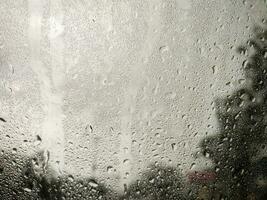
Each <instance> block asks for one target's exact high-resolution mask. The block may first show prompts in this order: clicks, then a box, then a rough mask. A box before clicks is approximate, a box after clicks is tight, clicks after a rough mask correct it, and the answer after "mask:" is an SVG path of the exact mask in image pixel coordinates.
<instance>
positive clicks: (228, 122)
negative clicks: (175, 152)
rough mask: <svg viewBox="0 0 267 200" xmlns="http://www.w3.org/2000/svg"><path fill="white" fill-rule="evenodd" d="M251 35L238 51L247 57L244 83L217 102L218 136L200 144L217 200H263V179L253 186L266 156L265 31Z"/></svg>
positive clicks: (264, 184)
mask: <svg viewBox="0 0 267 200" xmlns="http://www.w3.org/2000/svg"><path fill="white" fill-rule="evenodd" d="M254 32H255V36H254V38H252V39H250V40H248V42H247V45H246V46H243V47H240V48H239V49H238V51H239V52H240V53H241V54H243V55H245V56H247V60H246V61H245V62H244V63H243V68H244V72H245V76H246V83H247V84H246V86H245V87H244V88H241V89H239V90H237V91H236V92H234V93H233V94H231V95H229V96H227V98H225V99H218V100H217V116H218V121H219V124H220V133H219V134H217V135H215V136H211V137H208V138H205V139H204V140H203V141H202V143H201V147H202V150H203V152H202V153H203V155H207V154H209V155H210V158H211V159H212V161H213V163H214V169H213V170H214V172H215V173H216V177H217V180H216V185H217V186H216V187H218V188H221V193H222V194H221V197H220V198H223V197H224V198H225V199H233V200H239V199H240V200H245V199H260V200H263V199H264V200H266V199H267V197H266V183H267V182H266V181H267V180H266V179H264V180H262V185H261V186H258V187H255V186H256V184H257V183H256V180H257V179H258V175H259V174H258V173H256V171H260V172H262V175H264V176H265V175H266V174H265V172H266V168H267V165H265V164H262V163H263V161H262V162H260V161H258V160H260V159H261V158H260V157H261V156H262V155H261V154H262V153H263V154H264V153H265V155H267V151H266V149H262V146H265V145H266V142H267V136H266V130H267V129H266V125H267V113H266V112H267V74H266V73H267V41H266V40H267V29H266V27H256V28H255V30H254ZM265 159H266V158H265ZM265 159H263V160H265ZM255 160H256V161H255ZM264 162H266V161H264ZM263 172H264V173H263ZM256 188H257V189H256Z"/></svg>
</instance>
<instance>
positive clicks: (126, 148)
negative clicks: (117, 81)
mask: <svg viewBox="0 0 267 200" xmlns="http://www.w3.org/2000/svg"><path fill="white" fill-rule="evenodd" d="M160 5H161V0H155V1H151V2H149V11H148V12H149V19H148V31H147V33H146V37H145V41H144V42H143V45H142V48H141V50H140V52H139V53H138V58H139V59H138V60H136V62H135V64H134V65H133V66H131V71H130V80H129V85H128V87H127V88H126V90H125V93H124V102H125V103H124V106H123V113H122V122H121V123H122V124H121V129H122V133H121V136H120V144H121V146H120V153H119V158H120V165H121V166H120V183H121V186H122V188H121V189H123V186H124V185H128V183H129V182H130V181H132V178H133V177H131V176H129V178H127V177H126V174H127V173H129V175H131V167H132V164H133V156H132V154H131V144H132V137H131V134H132V131H131V129H132V121H133V119H132V115H133V113H134V111H135V109H136V96H137V93H138V91H139V89H140V88H141V84H142V81H143V75H144V74H143V71H144V70H143V67H144V63H143V61H144V60H146V59H147V58H149V57H150V56H151V54H152V53H153V50H154V47H155V45H156V43H157V41H158V40H159V33H160V28H161V18H160V11H161V10H160V9H159V10H154V8H155V7H156V6H160ZM155 30H158V32H157V33H155V32H154V31H155Z"/></svg>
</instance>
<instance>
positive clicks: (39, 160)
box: [0, 152, 118, 200]
mask: <svg viewBox="0 0 267 200" xmlns="http://www.w3.org/2000/svg"><path fill="white" fill-rule="evenodd" d="M0 161H1V162H0V163H1V164H0V199H20V200H38V199H40V200H65V199H79V200H80V199H81V200H88V199H95V200H96V199H102V200H111V199H114V200H115V199H118V197H117V196H118V195H116V194H115V193H114V192H112V191H111V190H109V189H107V188H106V187H105V186H104V185H103V184H100V183H98V182H97V181H96V180H95V179H92V178H82V179H74V178H73V177H72V176H71V175H69V176H67V177H65V176H61V177H57V176H55V174H54V173H53V170H52V169H49V168H50V167H49V166H48V167H46V163H44V161H45V158H44V152H40V153H38V154H36V155H35V156H33V157H31V158H27V157H21V156H18V155H16V156H15V155H13V154H9V153H6V152H5V153H4V154H2V155H1V157H0ZM70 177H71V178H70Z"/></svg>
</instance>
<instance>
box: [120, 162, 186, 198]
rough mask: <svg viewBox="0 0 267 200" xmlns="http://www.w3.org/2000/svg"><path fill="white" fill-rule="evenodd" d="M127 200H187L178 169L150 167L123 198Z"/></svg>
mask: <svg viewBox="0 0 267 200" xmlns="http://www.w3.org/2000/svg"><path fill="white" fill-rule="evenodd" d="M121 199H123V200H124V199H125V200H135V199H142V200H167V199H168V200H185V199H187V198H185V196H184V192H183V185H182V179H181V176H180V174H179V172H178V171H177V169H175V168H172V167H162V166H156V165H153V166H150V167H149V171H148V172H146V173H144V174H143V175H142V176H141V178H140V179H139V180H137V181H136V182H135V183H133V184H132V185H131V186H130V187H129V188H128V189H127V190H126V191H125V195H124V196H123V197H121Z"/></svg>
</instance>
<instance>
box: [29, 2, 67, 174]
mask: <svg viewBox="0 0 267 200" xmlns="http://www.w3.org/2000/svg"><path fill="white" fill-rule="evenodd" d="M42 2H43V1H42V0H29V2H28V6H29V12H30V21H29V33H28V35H29V44H30V51H31V52H30V65H31V68H32V70H33V71H34V72H35V74H36V76H37V78H38V81H39V85H40V94H41V101H42V105H43V111H44V114H45V117H44V121H43V124H42V130H41V137H42V141H43V142H42V145H43V148H44V150H46V151H49V152H50V164H51V165H52V166H55V164H57V165H58V168H56V169H57V170H59V171H61V170H62V168H63V165H64V131H63V124H62V120H63V114H62V108H61V106H62V94H61V90H60V89H61V88H60V86H61V85H62V81H63V77H62V75H63V74H61V72H62V67H63V63H62V62H63V61H62V60H63V58H62V49H63V42H62V39H61V38H60V37H59V34H58V33H59V32H58V31H56V30H59V29H57V28H58V27H60V28H61V29H62V27H61V26H60V25H61V24H62V20H63V19H62V16H63V15H62V12H60V11H61V9H60V7H58V4H59V3H58V2H59V1H56V0H53V1H52V2H51V8H52V9H51V15H52V16H53V17H51V19H53V20H54V21H53V20H50V21H51V22H50V23H51V27H50V29H51V30H50V39H51V41H50V43H51V44H50V46H51V69H49V66H45V65H44V64H43V63H42V57H41V41H42V20H43V8H44V5H43V3H42ZM55 4H56V5H55ZM54 7H56V8H57V9H56V10H53V8H54ZM61 29H60V30H61ZM55 32H56V33H57V34H56V37H55V34H54V33H55ZM50 71H51V75H50V74H49V72H50Z"/></svg>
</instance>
